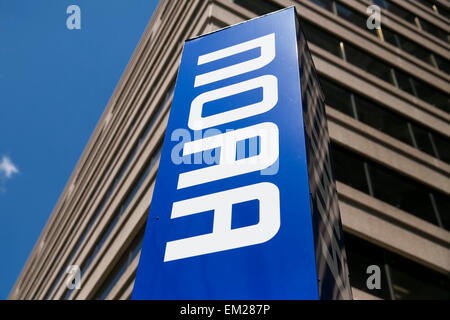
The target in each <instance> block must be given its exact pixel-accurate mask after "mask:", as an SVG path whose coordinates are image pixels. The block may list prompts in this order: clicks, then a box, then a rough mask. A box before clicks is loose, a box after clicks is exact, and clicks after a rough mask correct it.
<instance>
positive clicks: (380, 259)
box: [344, 233, 391, 300]
mask: <svg viewBox="0 0 450 320" xmlns="http://www.w3.org/2000/svg"><path fill="white" fill-rule="evenodd" d="M344 244H345V251H346V253H347V264H348V272H349V277H350V284H351V286H352V287H355V288H357V289H359V290H361V291H364V292H367V293H369V294H371V295H374V296H376V297H379V298H381V299H386V300H389V299H391V296H390V294H389V286H388V282H387V277H386V271H385V267H384V254H383V250H382V249H381V248H380V247H377V246H375V245H373V244H371V243H370V242H368V241H364V240H362V239H360V238H358V237H356V236H354V235H352V234H349V233H345V234H344ZM371 265H376V266H378V267H380V271H381V281H380V285H381V289H372V290H370V289H369V288H367V278H368V277H369V276H370V275H369V274H367V267H369V266H371Z"/></svg>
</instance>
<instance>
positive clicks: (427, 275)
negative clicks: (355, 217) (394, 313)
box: [386, 251, 450, 300]
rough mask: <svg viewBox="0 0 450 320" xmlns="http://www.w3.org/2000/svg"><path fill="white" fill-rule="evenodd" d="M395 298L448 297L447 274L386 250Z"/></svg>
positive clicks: (449, 286) (449, 295)
mask: <svg viewBox="0 0 450 320" xmlns="http://www.w3.org/2000/svg"><path fill="white" fill-rule="evenodd" d="M386 262H387V264H388V265H389V272H390V275H391V279H392V291H393V293H394V297H395V299H396V300H426V299H450V283H449V278H448V276H445V275H443V274H441V273H438V272H435V271H433V270H430V269H428V268H426V267H424V266H422V265H420V264H418V263H415V262H413V261H411V260H409V259H406V258H404V257H401V256H399V255H397V254H394V253H392V252H390V251H386Z"/></svg>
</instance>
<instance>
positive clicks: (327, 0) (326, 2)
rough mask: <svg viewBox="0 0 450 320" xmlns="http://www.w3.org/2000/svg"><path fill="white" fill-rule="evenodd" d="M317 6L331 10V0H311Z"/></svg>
mask: <svg viewBox="0 0 450 320" xmlns="http://www.w3.org/2000/svg"><path fill="white" fill-rule="evenodd" d="M311 1H312V2H314V3H315V4H317V5H318V6H321V7H322V8H324V9H327V10H328V11H331V12H333V0H311Z"/></svg>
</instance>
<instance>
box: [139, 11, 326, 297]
mask: <svg viewBox="0 0 450 320" xmlns="http://www.w3.org/2000/svg"><path fill="white" fill-rule="evenodd" d="M295 19H296V18H295V10H294V8H288V9H285V10H281V11H278V12H276V13H274V14H269V15H266V16H263V17H260V18H257V19H253V20H250V21H248V22H244V23H241V24H238V25H235V26H232V27H229V28H225V29H222V30H220V31H217V32H214V33H211V34H208V35H205V36H201V37H198V38H195V39H192V40H188V41H186V43H185V45H184V51H183V56H182V59H181V65H180V69H179V73H178V79H177V83H176V87H175V93H174V99H173V103H172V107H171V112H170V117H169V122H168V126H167V131H166V135H165V139H164V144H163V149H162V155H161V161H160V165H159V170H158V174H157V179H156V184H155V189H154V193H153V198H152V203H151V207H150V212H149V217H148V222H147V227H146V233H145V237H144V243H143V248H142V252H141V256H140V261H139V267H138V271H137V275H136V281H135V284H134V290H133V295H132V298H133V299H318V279H317V274H316V266H315V251H314V235H313V225H312V215H311V207H310V201H311V200H310V193H309V185H308V170H307V155H306V146H305V135H304V130H305V129H304V121H303V115H302V100H301V84H300V74H299V72H300V71H299V62H298V54H297V33H296V20H295Z"/></svg>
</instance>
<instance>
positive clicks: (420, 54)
mask: <svg viewBox="0 0 450 320" xmlns="http://www.w3.org/2000/svg"><path fill="white" fill-rule="evenodd" d="M397 37H398V41H399V43H400V48H401V49H402V50H404V51H406V52H408V53H409V54H411V55H413V56H415V57H417V58H419V59H421V60H423V61H424V62H426V63H428V64H431V60H430V51H428V50H426V49H425V48H424V47H422V46H419V45H418V44H416V43H414V42H412V41H410V40H408V39H406V38H405V37H402V36H401V35H398V36H397Z"/></svg>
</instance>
